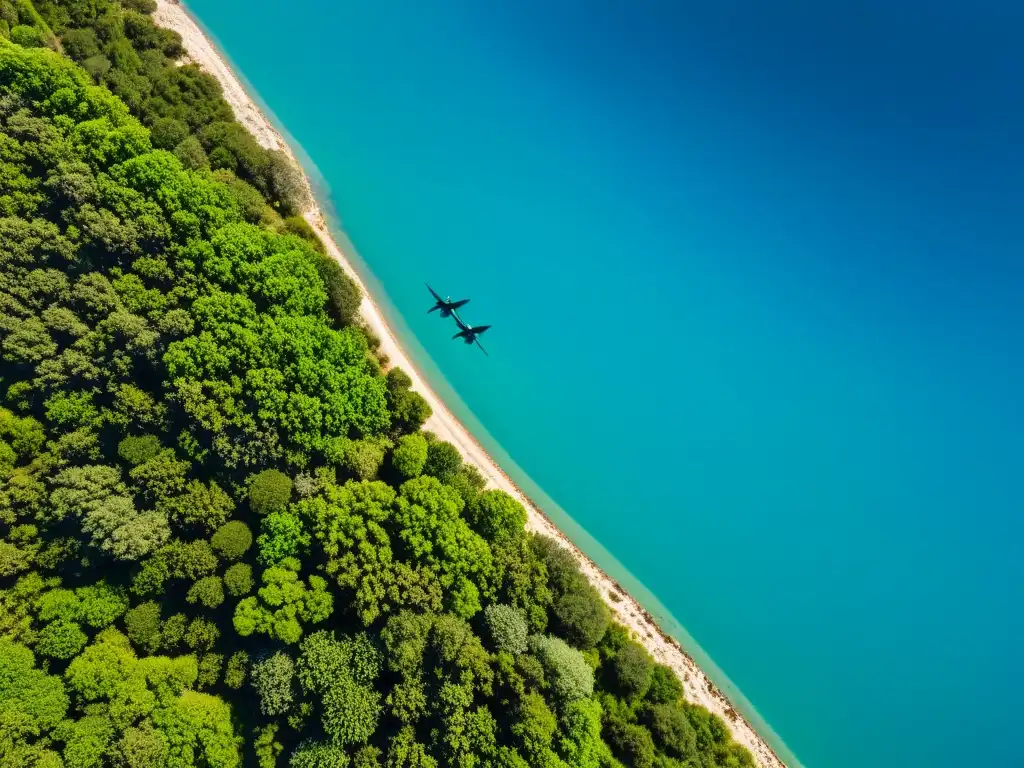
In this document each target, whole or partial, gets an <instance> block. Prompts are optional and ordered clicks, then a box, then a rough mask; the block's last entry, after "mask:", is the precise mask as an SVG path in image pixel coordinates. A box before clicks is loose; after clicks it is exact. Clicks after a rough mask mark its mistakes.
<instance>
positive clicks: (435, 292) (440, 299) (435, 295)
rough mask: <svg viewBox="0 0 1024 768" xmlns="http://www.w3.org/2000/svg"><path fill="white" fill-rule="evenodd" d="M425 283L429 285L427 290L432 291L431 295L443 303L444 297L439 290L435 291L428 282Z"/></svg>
mask: <svg viewBox="0 0 1024 768" xmlns="http://www.w3.org/2000/svg"><path fill="white" fill-rule="evenodd" d="M424 285H426V286H427V290H428V291H430V295H431V296H433V297H434V298H435V299H437V300H438V301H440V302H441V303H442V304H443V303H444V299H442V298H441V297H440V296H438V295H437V291H435V290H434V289H433V288H431V287H430V285H429V284H428V283H424Z"/></svg>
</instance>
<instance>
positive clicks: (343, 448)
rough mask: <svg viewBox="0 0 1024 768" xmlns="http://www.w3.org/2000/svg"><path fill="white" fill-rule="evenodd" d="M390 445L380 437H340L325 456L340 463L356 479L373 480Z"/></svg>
mask: <svg viewBox="0 0 1024 768" xmlns="http://www.w3.org/2000/svg"><path fill="white" fill-rule="evenodd" d="M390 447H391V444H390V442H388V441H386V440H382V439H380V438H366V439H363V440H348V439H345V438H341V439H340V440H338V441H337V443H336V445H335V446H334V447H333V450H329V451H328V457H327V458H328V459H329V460H330V461H334V462H337V463H339V464H341V466H342V467H343V468H344V469H345V470H346V471H348V472H349V473H350V474H352V475H355V477H356V479H358V480H373V479H374V478H376V477H377V472H378V471H379V470H380V465H381V464H383V463H384V456H385V454H386V453H387V450H388V448H390Z"/></svg>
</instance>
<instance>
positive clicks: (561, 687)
mask: <svg viewBox="0 0 1024 768" xmlns="http://www.w3.org/2000/svg"><path fill="white" fill-rule="evenodd" d="M530 651H531V653H533V654H534V655H535V656H536V657H537V658H538V659H539V660H540V662H541V664H543V665H544V672H545V674H546V677H547V680H548V682H549V683H550V684H551V688H552V690H553V692H554V695H555V698H556V699H557V700H558V702H559V703H560V704H562V705H563V706H564V705H567V704H571V703H572V702H574V701H576V700H577V699H582V698H585V697H587V696H590V695H591V694H592V693H593V692H594V670H592V669H591V668H590V665H589V664H587V660H586V659H585V658H584V657H583V654H582V653H580V652H579V651H578V650H576V649H575V648H573V647H572V646H570V645H568V644H567V643H566V642H565V641H564V640H562V639H561V638H558V637H551V636H550V635H548V636H544V635H533V636H532V637H531V638H530Z"/></svg>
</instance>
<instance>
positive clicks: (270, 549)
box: [256, 512, 310, 565]
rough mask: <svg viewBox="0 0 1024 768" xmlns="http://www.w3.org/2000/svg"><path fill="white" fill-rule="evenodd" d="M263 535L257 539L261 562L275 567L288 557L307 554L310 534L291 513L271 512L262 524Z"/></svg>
mask: <svg viewBox="0 0 1024 768" xmlns="http://www.w3.org/2000/svg"><path fill="white" fill-rule="evenodd" d="M260 527H261V528H262V529H263V533H261V534H260V535H259V538H257V539H256V545H257V547H258V548H259V560H260V562H261V563H263V564H264V565H275V564H276V563H279V562H281V561H282V560H284V559H285V558H288V557H296V556H298V555H302V554H305V552H306V550H307V548H308V547H309V542H310V538H309V533H307V531H306V528H305V526H304V525H303V524H302V521H301V520H300V519H299V518H298V517H296V516H295V515H293V514H291V513H290V512H271V513H270V514H268V515H267V516H266V517H264V518H263V520H262V521H261V522H260Z"/></svg>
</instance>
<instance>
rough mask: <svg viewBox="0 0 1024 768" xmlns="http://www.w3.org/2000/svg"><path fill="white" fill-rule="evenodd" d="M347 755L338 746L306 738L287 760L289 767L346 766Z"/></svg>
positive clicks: (342, 767) (340, 767) (339, 767)
mask: <svg viewBox="0 0 1024 768" xmlns="http://www.w3.org/2000/svg"><path fill="white" fill-rule="evenodd" d="M349 760H350V759H349V756H348V753H347V752H345V750H344V749H342V748H341V747H339V746H336V745H334V744H331V743H328V742H322V741H312V740H310V739H307V740H306V741H303V742H302V743H301V744H299V746H298V748H297V749H296V750H295V751H294V752H293V753H292V756H291V758H290V759H289V761H288V765H289V768H348V766H349Z"/></svg>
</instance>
